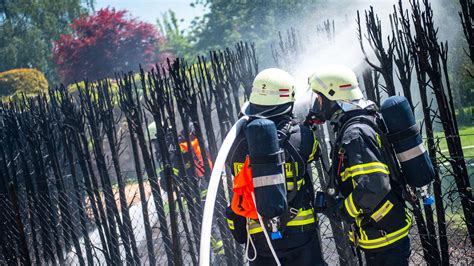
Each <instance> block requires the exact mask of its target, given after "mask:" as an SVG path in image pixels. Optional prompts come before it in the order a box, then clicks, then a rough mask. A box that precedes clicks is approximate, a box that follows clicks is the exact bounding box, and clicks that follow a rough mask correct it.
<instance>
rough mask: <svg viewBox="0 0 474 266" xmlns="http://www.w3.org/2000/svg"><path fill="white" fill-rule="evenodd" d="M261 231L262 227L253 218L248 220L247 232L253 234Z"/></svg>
mask: <svg viewBox="0 0 474 266" xmlns="http://www.w3.org/2000/svg"><path fill="white" fill-rule="evenodd" d="M261 232H263V228H262V227H261V226H260V224H259V223H258V222H256V221H254V220H250V224H249V233H250V234H251V235H253V234H257V233H261Z"/></svg>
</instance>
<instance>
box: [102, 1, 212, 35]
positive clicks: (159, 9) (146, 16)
mask: <svg viewBox="0 0 474 266" xmlns="http://www.w3.org/2000/svg"><path fill="white" fill-rule="evenodd" d="M192 2H194V1H193V0H96V5H95V8H96V9H97V10H98V9H101V8H105V7H113V8H115V9H126V10H128V11H129V12H130V14H131V15H132V16H133V17H137V18H139V19H141V20H143V21H145V22H149V23H153V24H156V20H157V19H158V18H160V19H161V17H162V14H163V13H165V12H167V11H168V10H170V9H171V10H173V11H174V12H175V13H176V17H177V18H178V19H180V20H181V19H182V21H181V22H180V23H179V25H180V28H181V29H185V28H187V27H188V26H189V25H190V23H191V21H192V19H193V18H194V17H195V16H202V15H203V14H204V12H205V9H204V8H203V7H202V6H198V7H195V8H194V7H191V6H190V4H191V3H192Z"/></svg>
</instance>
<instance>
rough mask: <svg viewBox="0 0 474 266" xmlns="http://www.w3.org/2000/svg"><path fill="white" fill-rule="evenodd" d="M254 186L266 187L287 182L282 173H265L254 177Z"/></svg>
mask: <svg viewBox="0 0 474 266" xmlns="http://www.w3.org/2000/svg"><path fill="white" fill-rule="evenodd" d="M252 181H253V187H254V188H257V187H266V186H273V185H279V184H284V183H285V178H284V177H283V175H282V174H276V175H264V176H259V177H254V178H253V179H252Z"/></svg>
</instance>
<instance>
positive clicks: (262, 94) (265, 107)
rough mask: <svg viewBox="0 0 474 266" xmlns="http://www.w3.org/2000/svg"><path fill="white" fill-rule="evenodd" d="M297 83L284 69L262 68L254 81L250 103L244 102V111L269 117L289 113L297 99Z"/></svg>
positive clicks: (251, 114)
mask: <svg viewBox="0 0 474 266" xmlns="http://www.w3.org/2000/svg"><path fill="white" fill-rule="evenodd" d="M295 83H296V82H295V79H294V78H293V77H292V76H291V75H290V74H289V73H288V72H286V71H284V70H281V69H278V68H267V69H265V70H262V71H261V72H260V73H258V74H257V76H256V77H255V79H254V81H253V88H252V94H250V100H249V103H245V104H244V106H243V107H242V113H244V114H245V115H250V116H262V117H267V118H268V117H272V116H276V115H281V114H284V113H288V112H289V111H291V110H292V108H293V102H294V101H295Z"/></svg>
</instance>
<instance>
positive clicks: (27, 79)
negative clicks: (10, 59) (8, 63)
mask: <svg viewBox="0 0 474 266" xmlns="http://www.w3.org/2000/svg"><path fill="white" fill-rule="evenodd" d="M47 89H48V81H47V80H46V78H45V77H44V75H43V73H41V72H40V71H38V70H36V69H30V68H18V69H12V70H8V71H5V72H0V96H14V95H15V94H19V93H22V92H23V93H25V94H26V95H31V94H36V93H38V92H42V91H46V90H47Z"/></svg>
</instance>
